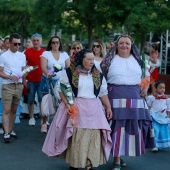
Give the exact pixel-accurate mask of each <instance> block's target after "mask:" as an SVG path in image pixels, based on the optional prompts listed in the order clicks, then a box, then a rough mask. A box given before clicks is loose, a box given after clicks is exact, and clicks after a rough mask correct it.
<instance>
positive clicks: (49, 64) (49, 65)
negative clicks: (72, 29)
mask: <svg viewBox="0 0 170 170" xmlns="http://www.w3.org/2000/svg"><path fill="white" fill-rule="evenodd" d="M41 57H44V58H46V59H47V69H48V70H50V69H53V65H54V64H60V65H61V66H62V68H63V69H64V68H65V62H66V60H67V59H68V58H69V56H68V54H67V53H66V52H60V54H59V59H58V60H56V59H55V58H54V57H53V54H52V52H51V51H44V52H43V53H42V55H41ZM61 73H62V71H59V72H57V73H55V74H56V76H55V77H53V78H52V79H53V80H58V79H59V78H60V76H61Z"/></svg>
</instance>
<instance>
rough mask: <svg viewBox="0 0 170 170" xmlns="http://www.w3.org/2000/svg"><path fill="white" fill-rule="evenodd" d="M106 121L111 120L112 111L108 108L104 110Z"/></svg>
mask: <svg viewBox="0 0 170 170" xmlns="http://www.w3.org/2000/svg"><path fill="white" fill-rule="evenodd" d="M106 114H107V119H108V120H110V119H111V118H112V110H111V108H110V107H108V108H106Z"/></svg>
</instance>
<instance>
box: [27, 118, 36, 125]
mask: <svg viewBox="0 0 170 170" xmlns="http://www.w3.org/2000/svg"><path fill="white" fill-rule="evenodd" d="M28 124H29V125H30V126H35V119H34V118H31V119H30V120H29V122H28Z"/></svg>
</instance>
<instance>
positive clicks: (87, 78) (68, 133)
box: [42, 49, 112, 170]
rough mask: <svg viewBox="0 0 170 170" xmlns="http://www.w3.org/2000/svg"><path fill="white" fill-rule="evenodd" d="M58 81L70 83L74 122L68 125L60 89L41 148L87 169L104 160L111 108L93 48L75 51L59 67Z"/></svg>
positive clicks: (73, 169) (66, 106)
mask: <svg viewBox="0 0 170 170" xmlns="http://www.w3.org/2000/svg"><path fill="white" fill-rule="evenodd" d="M60 83H63V84H65V85H67V86H68V85H71V87H72V91H73V94H74V105H76V106H78V108H79V112H80V113H79V114H78V115H77V117H76V119H77V123H78V124H77V125H76V126H73V125H72V123H71V119H70V118H69V117H70V116H69V114H70V108H71V106H70V104H68V103H69V102H68V100H67V99H66V97H65V96H64V94H63V93H62V92H60V96H61V99H62V102H61V104H60V106H59V108H58V110H57V113H56V115H55V117H54V119H53V122H52V124H51V126H50V129H49V131H48V134H47V137H46V139H45V142H44V145H43V149H42V150H43V152H44V153H45V154H47V155H48V156H59V157H60V158H64V159H65V160H66V162H67V163H68V164H69V165H70V167H69V169H70V170H78V168H85V169H86V170H90V169H92V167H98V166H99V165H102V164H104V163H106V161H107V160H108V159H109V155H110V151H111V147H112V142H111V137H110V133H111V129H110V126H109V124H108V121H107V119H111V118H112V111H111V106H110V102H109V99H108V96H107V93H108V91H107V83H106V80H105V78H104V77H103V76H102V74H101V73H100V72H99V71H98V70H97V69H96V67H95V65H94V55H93V52H92V51H91V50H88V49H83V50H81V51H79V52H78V53H76V56H75V59H74V62H73V63H72V65H71V66H70V68H68V69H66V71H63V74H62V76H61V78H60ZM103 105H104V106H105V109H106V111H105V109H104V108H103Z"/></svg>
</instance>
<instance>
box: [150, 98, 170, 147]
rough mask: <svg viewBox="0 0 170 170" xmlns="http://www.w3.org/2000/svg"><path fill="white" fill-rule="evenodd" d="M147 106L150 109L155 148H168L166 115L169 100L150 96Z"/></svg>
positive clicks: (169, 133)
mask: <svg viewBox="0 0 170 170" xmlns="http://www.w3.org/2000/svg"><path fill="white" fill-rule="evenodd" d="M148 105H149V106H150V107H151V109H150V113H151V116H152V119H153V127H154V133H155V140H156V147H157V148H167V147H170V118H167V113H166V112H167V111H170V99H169V98H167V97H166V96H165V95H150V96H148Z"/></svg>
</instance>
